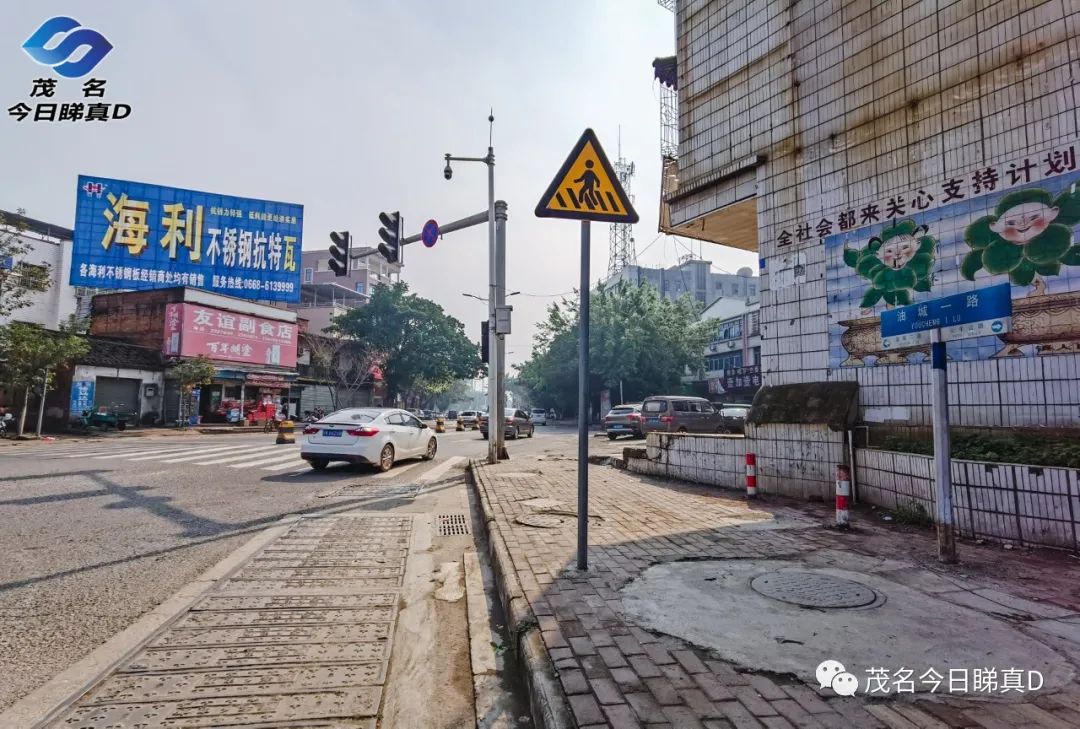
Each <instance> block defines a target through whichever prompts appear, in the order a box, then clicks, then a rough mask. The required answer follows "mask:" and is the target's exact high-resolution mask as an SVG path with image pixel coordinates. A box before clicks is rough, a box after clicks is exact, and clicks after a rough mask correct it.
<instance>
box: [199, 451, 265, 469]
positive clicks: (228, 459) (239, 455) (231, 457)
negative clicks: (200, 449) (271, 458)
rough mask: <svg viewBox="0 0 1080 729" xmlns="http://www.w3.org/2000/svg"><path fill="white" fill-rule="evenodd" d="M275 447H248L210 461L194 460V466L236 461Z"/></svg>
mask: <svg viewBox="0 0 1080 729" xmlns="http://www.w3.org/2000/svg"><path fill="white" fill-rule="evenodd" d="M277 448H278V446H263V447H262V448H251V449H248V450H247V451H245V452H244V453H235V452H234V453H232V454H231V455H229V456H228V457H226V458H218V459H215V460H212V461H196V462H195V465H196V466H215V465H217V464H219V463H229V462H231V461H236V460H238V459H243V458H249V457H250V456H253V455H254V454H256V453H262V452H264V451H272V450H276V449H277Z"/></svg>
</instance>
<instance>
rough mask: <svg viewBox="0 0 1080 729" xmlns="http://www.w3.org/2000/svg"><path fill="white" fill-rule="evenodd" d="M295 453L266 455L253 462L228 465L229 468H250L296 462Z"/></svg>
mask: <svg viewBox="0 0 1080 729" xmlns="http://www.w3.org/2000/svg"><path fill="white" fill-rule="evenodd" d="M297 455H298V454H297V453H278V454H277V455H271V454H266V455H264V456H263V457H261V458H258V459H256V460H253V461H244V462H243V463H230V464H229V468H250V467H252V466H264V465H267V464H270V463H279V462H281V461H285V460H291V461H292V460H296V458H297Z"/></svg>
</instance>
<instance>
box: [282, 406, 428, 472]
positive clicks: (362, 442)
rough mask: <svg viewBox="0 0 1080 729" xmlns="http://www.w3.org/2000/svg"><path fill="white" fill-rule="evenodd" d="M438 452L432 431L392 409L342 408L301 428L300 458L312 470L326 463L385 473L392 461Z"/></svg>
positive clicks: (411, 416)
mask: <svg viewBox="0 0 1080 729" xmlns="http://www.w3.org/2000/svg"><path fill="white" fill-rule="evenodd" d="M438 450H439V441H438V440H437V439H436V438H435V431H434V430H432V429H431V428H429V427H428V426H427V425H425V424H424V423H423V422H421V421H420V419H419V418H417V417H416V416H415V415H413V414H411V413H409V412H406V411H404V410H398V409H396V408H346V409H345V410H338V411H337V412H333V413H330V414H329V415H327V416H326V417H324V418H323V419H322V420H320V421H318V422H316V423H308V424H307V425H306V426H305V427H304V434H303V439H302V440H301V443H300V457H301V458H303V459H304V460H305V461H307V462H308V463H310V464H311V467H312V468H314V469H315V470H316V471H321V470H322V469H324V468H326V466H327V465H328V464H329V463H330V461H346V462H348V463H366V464H370V465H372V466H375V468H377V469H379V470H380V471H389V470H390V469H391V468H393V466H394V463H395V462H396V461H401V460H404V459H406V458H416V457H420V458H423V459H424V460H428V461H430V460H432V459H433V458H435V453H436V452H438Z"/></svg>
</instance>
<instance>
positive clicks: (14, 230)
mask: <svg viewBox="0 0 1080 729" xmlns="http://www.w3.org/2000/svg"><path fill="white" fill-rule="evenodd" d="M22 212H23V211H22V210H20V211H19V213H20V214H21V213H22ZM25 230H26V225H25V224H24V223H23V221H22V219H21V218H17V219H16V220H15V221H13V222H12V223H8V222H7V220H6V219H5V218H4V216H3V214H0V319H6V318H7V317H9V316H10V315H11V314H12V313H14V312H15V311H18V310H19V309H24V308H26V307H27V306H30V305H31V304H32V303H33V298H34V294H36V293H40V292H42V291H45V290H46V289H48V288H49V265H48V264H28V263H26V262H25V261H24V260H23V259H24V258H25V257H26V255H27V254H28V253H30V251H31V244H30V243H29V242H27V241H26V240H24V239H23V237H22V233H23V232H24V231H25Z"/></svg>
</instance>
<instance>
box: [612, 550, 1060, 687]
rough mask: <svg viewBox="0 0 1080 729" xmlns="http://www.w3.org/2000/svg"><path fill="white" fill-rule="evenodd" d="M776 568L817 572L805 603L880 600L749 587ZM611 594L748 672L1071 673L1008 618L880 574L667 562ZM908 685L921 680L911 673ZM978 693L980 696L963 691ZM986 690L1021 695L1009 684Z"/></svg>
mask: <svg viewBox="0 0 1080 729" xmlns="http://www.w3.org/2000/svg"><path fill="white" fill-rule="evenodd" d="M777 573H779V574H780V575H786V576H787V577H789V578H792V579H791V582H792V583H793V584H795V585H796V586H797V587H798V586H799V585H802V584H803V582H802V581H801V580H796V579H794V576H797V575H800V574H801V575H815V576H818V577H819V578H821V579H819V580H812V581H811V583H812V588H813V589H815V590H818V592H815V593H813V600H812V601H811V604H822V603H823V601H824V602H825V603H827V599H826V598H828V597H829V596H831V595H832V593H830V592H829V591H830V590H838V591H839V592H838V593H837V596H838V597H839V598H843V597H844V596H845V595H847V592H845V590H847V588H848V587H850V586H851V585H852V584H854V585H858V586H861V589H862V590H864V591H873V592H874V593H876V594H877V595H878V596H879V598H880V599H878V600H876V601H874V602H870V603H868V604H867V605H866V606H864V607H857V608H847V609H828V608H823V607H818V608H813V609H807V608H804V607H800V606H798V605H795V604H792V603H790V602H786V601H783V600H778V599H772V598H770V597H767V596H766V595H764V594H761V593H760V592H758V591H756V590H755V589H753V588H752V587H751V582H752V581H753V580H754V579H755V578H759V577H761V576H762V575H765V574H777ZM828 578H838V579H834V580H831V581H830V580H829V579H828ZM845 583H846V585H845ZM822 591H824V592H822ZM848 592H850V590H848ZM840 593H843V594H840ZM621 596H622V598H623V605H624V609H625V612H626V615H627V617H628V618H630V619H631V620H632V621H634V622H636V623H637V624H638V625H640V626H641V627H644V628H646V629H648V630H652V631H657V632H662V633H666V634H668V635H673V636H677V637H679V638H682V639H684V640H686V641H689V642H690V643H693V644H695V645H699V646H702V647H705V648H708V649H711V650H713V651H715V652H716V653H717V654H719V655H720V656H721V657H722V658H723V659H724V660H726V661H729V662H732V663H735V664H737V665H740V666H744V667H746V668H748V669H751V670H757V671H771V672H775V673H787V674H794V675H796V676H798V677H799V678H800V679H802V680H804V681H806V682H807V683H808V684H810V685H812V686H813V687H814V688H817V687H818V683H817V682H816V681H815V669H816V667H817V666H818V665H819V664H820V663H821V662H822V661H825V660H836V661H840V663H842V664H843V665H844V666H845V667H846V668H847V671H848V672H850V673H852V674H854V675H855V676H856V677H859V678H860V679H861V680H862V681H864V682H865V677H866V676H867V671H868V670H869V669H871V668H875V667H886V668H888V669H889V670H890V671H895V670H897V669H900V668H908V669H912V670H913V671H914V672H915V676H916V678H918V676H920V675H922V674H923V673H924V672H925V671H927V670H928V669H931V668H932V669H935V670H936V671H937V672H938V673H939V674H943V675H945V676H946V677H947V676H949V669H966V670H968V671H970V670H971V669H975V668H979V669H983V668H986V667H996V668H997V670H998V671H999V672H1000V671H1002V670H1004V669H1010V668H1019V669H1022V670H1023V671H1025V672H1027V671H1039V672H1040V673H1041V674H1042V676H1043V678H1044V680H1045V684H1044V689H1043V690H1046V691H1049V690H1052V689H1055V688H1060V687H1062V686H1065V685H1067V684H1069V683H1070V682H1072V681H1073V679H1074V678H1075V676H1076V671H1075V669H1074V667H1073V666H1072V665H1071V664H1070V663H1069V661H1068V660H1066V659H1065V658H1064V657H1063V656H1062V655H1060V654H1059V653H1058V652H1056V651H1055V650H1053V649H1052V648H1051V647H1050V646H1048V645H1047V644H1045V643H1043V642H1041V641H1039V640H1036V639H1034V638H1032V637H1029V636H1027V635H1025V634H1023V633H1022V632H1020V631H1019V630H1017V629H1016V628H1015V627H1014V626H1013V625H1011V624H1010V623H1008V622H1005V621H1002V620H998V619H995V618H994V617H991V616H990V615H987V614H986V613H984V612H980V611H978V610H974V609H970V608H968V607H964V606H961V605H957V604H954V603H951V602H946V601H945V600H943V599H941V596H935V595H928V594H925V593H922V592H919V591H917V590H914V589H912V588H910V587H907V586H905V585H902V584H900V583H898V582H895V581H892V580H890V579H888V577H887V576H886V574H882V573H865V572H855V571H850V570H842V569H836V568H821V567H813V566H809V565H807V564H806V563H804V562H796V561H778V560H718V561H703V562H675V563H668V564H662V565H657V566H654V567H650V568H649V569H647V570H645V571H644V572H643V573H642V574H641V576H640V577H639V578H637V579H636V580H634V581H633V582H631V583H629V584H628V585H626V586H625V587H624V588H623V589H622V591H621ZM859 602H862V601H850V602H849V604H857V603H859ZM804 604H805V603H804ZM914 690H915V691H929V690H930V688H929V685H928V684H924V683H920V682H919V681H917V680H916V681H915V683H914ZM830 695H831V692H830ZM983 696H988V695H986V694H982V695H980V694H965V696H964V697H965V698H981V697H983ZM993 696H994V697H995V698H1000V699H1004V700H1008V699H1010V698H1012V699H1015V700H1022V699H1023V698H1024V695H1023V694H1021V693H1019V692H1016V693H1013V694H1009V693H1005V694H1001V693H996V694H993Z"/></svg>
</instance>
